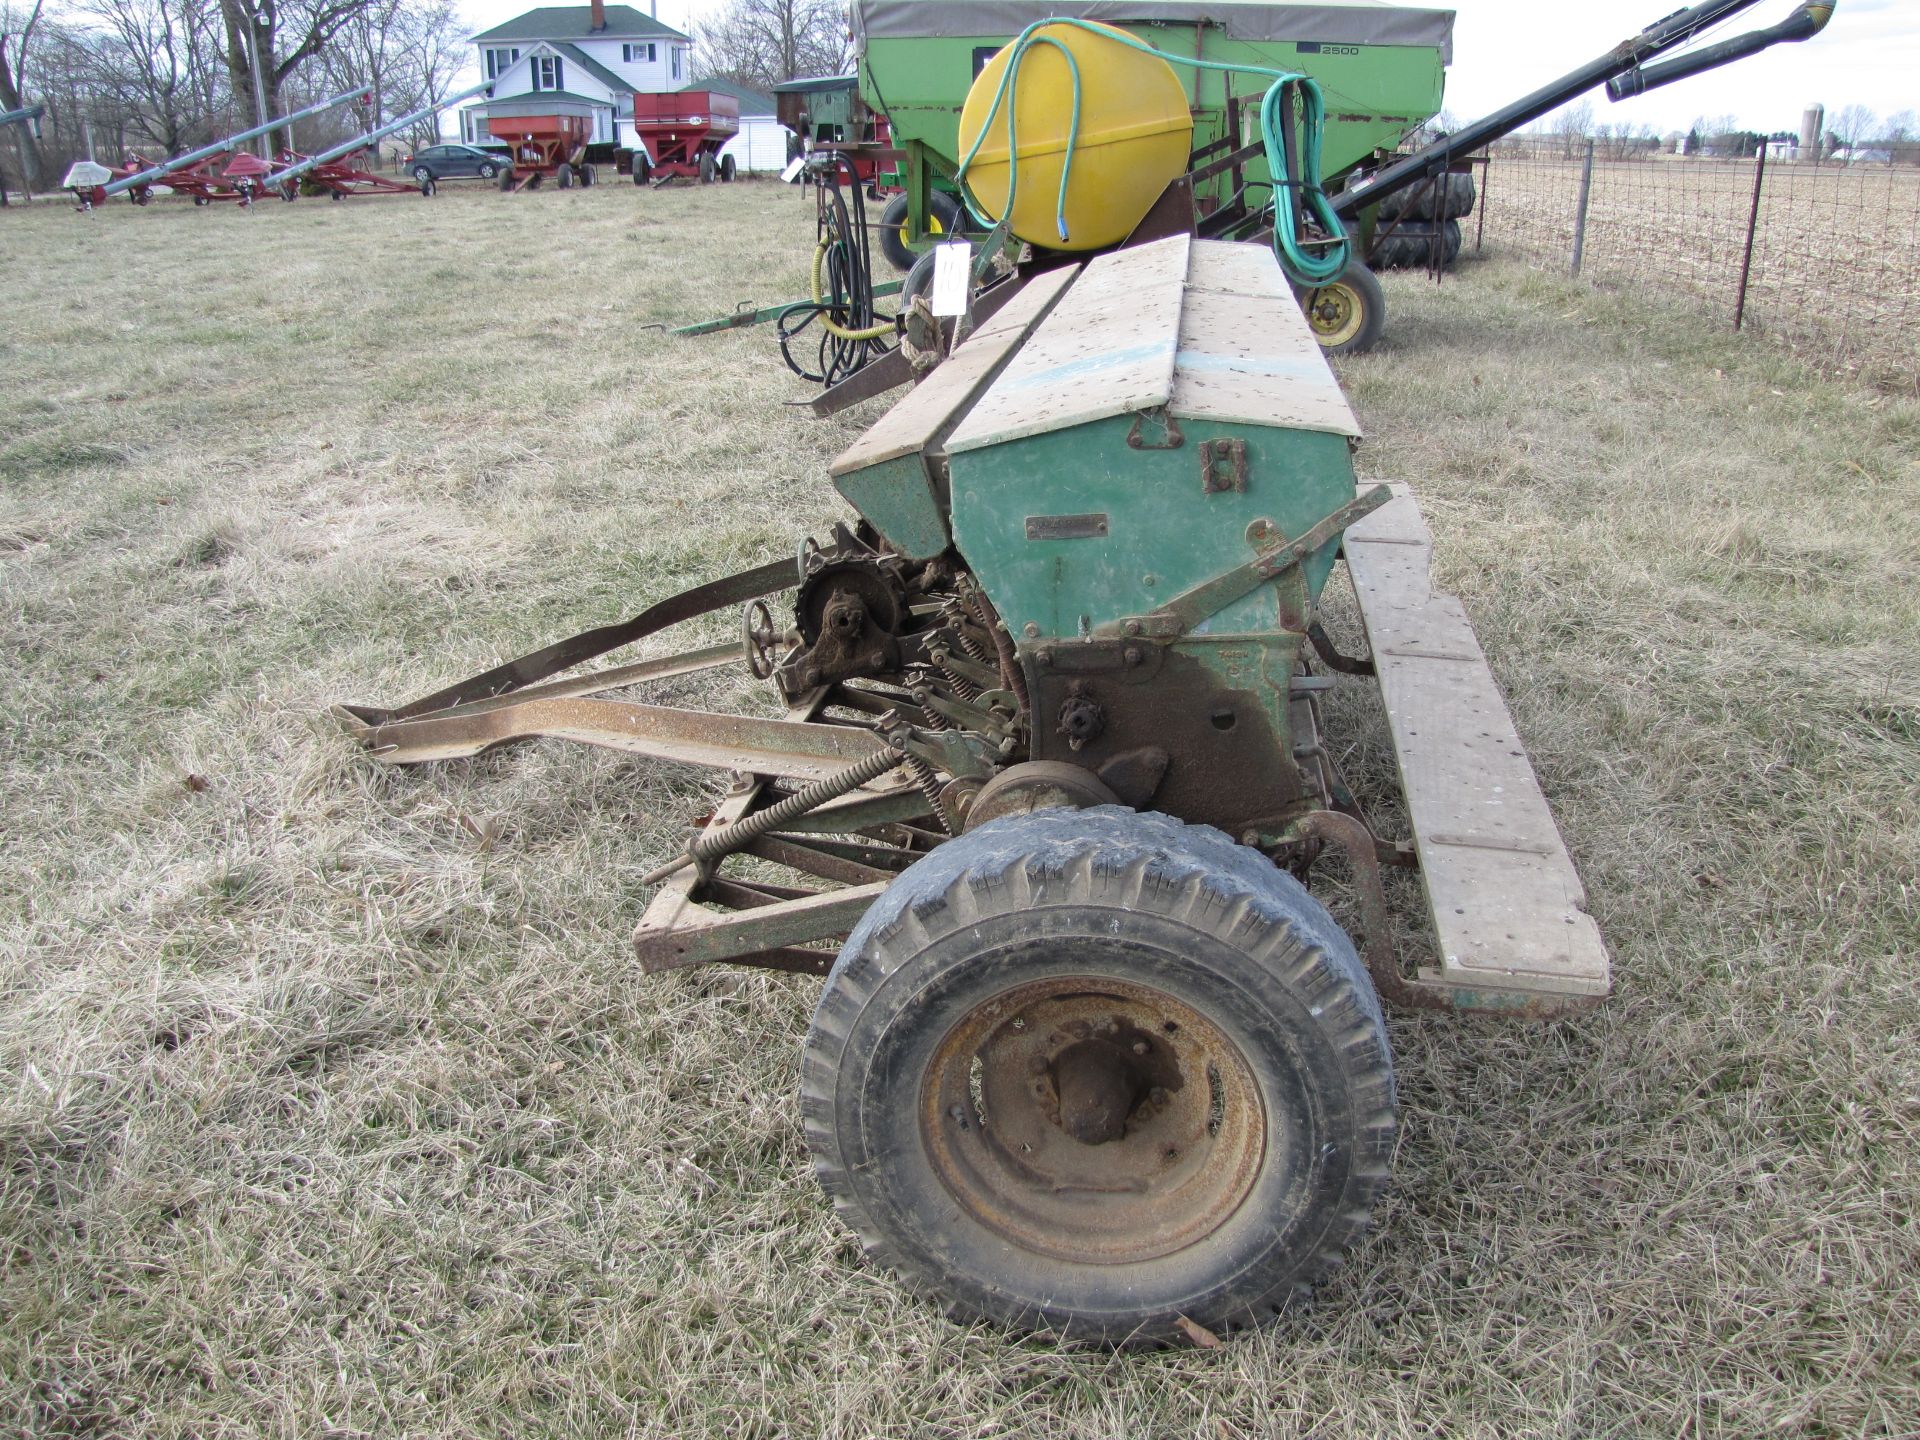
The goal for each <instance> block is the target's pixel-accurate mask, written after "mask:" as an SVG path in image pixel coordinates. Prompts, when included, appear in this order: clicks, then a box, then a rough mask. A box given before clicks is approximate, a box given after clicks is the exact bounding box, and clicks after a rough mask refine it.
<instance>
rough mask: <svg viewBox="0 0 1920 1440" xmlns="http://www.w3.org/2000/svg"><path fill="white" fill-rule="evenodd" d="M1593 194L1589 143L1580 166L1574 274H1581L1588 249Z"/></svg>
mask: <svg viewBox="0 0 1920 1440" xmlns="http://www.w3.org/2000/svg"><path fill="white" fill-rule="evenodd" d="M1592 194H1593V141H1591V140H1589V141H1587V158H1586V159H1585V160H1584V161H1582V162H1581V165H1580V209H1579V210H1578V212H1577V213H1576V214H1575V215H1574V217H1573V273H1574V274H1576V275H1578V274H1579V273H1580V259H1581V257H1582V256H1583V255H1584V254H1585V253H1586V248H1587V201H1588V199H1589V198H1590V197H1591V196H1592Z"/></svg>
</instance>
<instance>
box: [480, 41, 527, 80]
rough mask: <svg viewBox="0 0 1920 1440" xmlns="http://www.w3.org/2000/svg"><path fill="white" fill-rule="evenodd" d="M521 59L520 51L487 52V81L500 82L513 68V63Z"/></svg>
mask: <svg viewBox="0 0 1920 1440" xmlns="http://www.w3.org/2000/svg"><path fill="white" fill-rule="evenodd" d="M519 58H520V52H519V51H518V50H509V49H501V50H489V51H487V79H489V80H498V79H499V78H500V77H501V76H502V75H504V74H506V73H507V71H509V70H511V69H512V68H513V62H514V61H516V60H518V59H519Z"/></svg>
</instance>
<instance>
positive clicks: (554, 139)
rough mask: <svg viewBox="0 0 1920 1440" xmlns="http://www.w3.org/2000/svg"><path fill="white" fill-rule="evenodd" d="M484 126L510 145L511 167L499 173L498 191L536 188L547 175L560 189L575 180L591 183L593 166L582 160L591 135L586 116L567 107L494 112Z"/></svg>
mask: <svg viewBox="0 0 1920 1440" xmlns="http://www.w3.org/2000/svg"><path fill="white" fill-rule="evenodd" d="M561 103H562V105H564V104H565V102H561ZM487 128H488V129H489V130H490V131H492V133H493V137H494V139H496V140H504V141H506V142H507V144H509V145H511V146H512V147H513V168H512V169H510V170H503V171H502V172H501V173H500V188H501V189H502V190H537V189H539V188H540V185H541V182H542V181H544V180H545V179H546V178H547V177H548V176H549V175H551V176H552V177H553V183H554V184H556V185H558V186H559V187H560V188H561V189H562V190H565V189H568V188H569V187H571V186H572V185H574V184H575V183H576V182H577V183H579V184H581V185H591V184H593V182H594V179H595V174H594V168H593V166H591V165H589V164H587V163H586V160H585V156H586V150H587V144H588V142H589V141H590V140H591V139H592V138H593V120H592V117H591V116H590V115H588V114H586V113H584V112H580V113H576V112H575V111H574V110H573V109H572V108H571V107H568V108H560V109H556V110H555V111H554V112H553V113H551V114H547V115H494V116H491V117H489V119H488V120H487Z"/></svg>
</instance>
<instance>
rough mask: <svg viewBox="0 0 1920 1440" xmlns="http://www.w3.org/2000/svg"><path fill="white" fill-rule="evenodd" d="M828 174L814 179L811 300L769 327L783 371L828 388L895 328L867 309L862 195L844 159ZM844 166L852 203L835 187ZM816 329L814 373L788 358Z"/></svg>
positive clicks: (869, 259) (869, 265) (869, 277)
mask: <svg viewBox="0 0 1920 1440" xmlns="http://www.w3.org/2000/svg"><path fill="white" fill-rule="evenodd" d="M836 162H837V163H836V165H835V168H834V172H833V174H831V175H823V176H820V177H818V179H817V182H816V183H818V184H819V185H820V186H821V188H822V190H823V192H824V195H823V199H822V203H821V212H820V225H819V231H818V235H817V237H816V241H815V244H814V249H813V300H812V302H811V303H809V304H804V305H795V306H792V307H791V308H789V309H787V310H784V311H782V312H781V313H780V315H779V317H778V318H777V320H776V321H775V328H776V329H777V330H778V331H779V334H780V354H781V356H782V358H784V359H785V360H786V362H787V368H788V369H789V370H791V371H793V373H794V374H796V375H798V376H800V377H801V378H802V379H803V380H813V381H817V382H819V383H820V384H823V385H833V384H836V383H838V382H839V381H841V380H844V379H845V378H846V377H847V376H849V375H851V374H853V373H854V371H856V370H858V369H860V368H861V367H862V366H864V365H866V364H867V363H868V362H869V361H871V360H874V359H877V358H878V357H879V356H881V355H884V354H886V353H887V351H888V350H889V349H890V348H891V347H890V346H889V345H888V344H887V341H888V340H889V339H890V338H891V337H892V336H893V335H894V333H895V332H896V331H897V330H898V329H899V326H898V325H897V324H896V323H895V321H894V319H893V317H891V316H883V315H879V314H878V313H877V312H876V311H875V310H874V306H873V255H872V251H871V247H870V245H869V242H868V238H867V237H868V230H867V202H866V195H865V193H864V192H863V191H862V189H861V186H860V179H859V176H857V175H855V174H854V173H853V171H852V167H851V165H850V163H849V162H848V160H847V158H846V157H845V156H844V155H842V156H838V157H836ZM842 167H845V168H846V170H847V174H848V177H849V178H850V179H851V180H852V182H853V183H852V186H851V187H850V188H851V191H852V196H853V199H852V204H851V206H849V204H848V200H847V194H846V192H845V191H843V190H842V188H841V185H840V170H841V168H842ZM816 323H817V324H818V325H819V327H820V343H819V346H818V349H817V350H816V352H815V356H814V359H815V363H816V364H817V365H818V366H819V368H818V369H817V370H812V369H808V368H807V366H806V365H805V364H803V363H802V362H801V361H799V360H797V359H795V358H794V353H793V346H792V342H793V341H794V340H795V339H797V338H798V337H799V336H800V335H801V334H802V333H803V332H805V331H806V330H807V328H808V327H809V326H811V325H814V324H816Z"/></svg>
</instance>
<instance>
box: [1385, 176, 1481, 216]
mask: <svg viewBox="0 0 1920 1440" xmlns="http://www.w3.org/2000/svg"><path fill="white" fill-rule="evenodd" d="M1474 198H1475V187H1474V183H1473V176H1471V175H1454V174H1448V175H1446V176H1445V177H1443V178H1442V179H1441V180H1439V181H1437V182H1435V183H1434V184H1432V185H1412V186H1409V187H1408V188H1407V189H1405V190H1402V191H1401V192H1400V193H1399V194H1397V195H1389V196H1388V197H1387V198H1386V199H1384V200H1382V201H1381V202H1380V218H1381V219H1382V220H1400V219H1407V220H1457V219H1458V218H1459V217H1460V216H1462V215H1471V214H1472V213H1473V202H1474Z"/></svg>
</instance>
